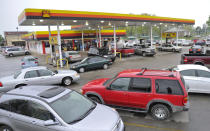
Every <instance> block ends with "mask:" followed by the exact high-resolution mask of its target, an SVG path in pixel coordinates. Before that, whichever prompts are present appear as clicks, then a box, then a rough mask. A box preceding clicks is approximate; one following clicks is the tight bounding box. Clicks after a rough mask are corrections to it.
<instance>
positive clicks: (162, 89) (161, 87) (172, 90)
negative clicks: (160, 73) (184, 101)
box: [155, 79, 184, 95]
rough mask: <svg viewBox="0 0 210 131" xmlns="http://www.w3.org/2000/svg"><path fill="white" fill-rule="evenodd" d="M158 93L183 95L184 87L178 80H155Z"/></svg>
mask: <svg viewBox="0 0 210 131" xmlns="http://www.w3.org/2000/svg"><path fill="white" fill-rule="evenodd" d="M155 88H156V93H158V94H170V95H183V94H184V93H183V90H182V87H181V85H180V83H179V81H177V80H164V79H158V80H155Z"/></svg>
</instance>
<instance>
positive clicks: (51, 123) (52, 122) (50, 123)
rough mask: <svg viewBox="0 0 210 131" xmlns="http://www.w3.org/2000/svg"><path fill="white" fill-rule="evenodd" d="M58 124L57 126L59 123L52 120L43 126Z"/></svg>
mask: <svg viewBox="0 0 210 131" xmlns="http://www.w3.org/2000/svg"><path fill="white" fill-rule="evenodd" d="M58 124H59V122H57V121H53V120H47V121H44V125H45V126H53V125H58Z"/></svg>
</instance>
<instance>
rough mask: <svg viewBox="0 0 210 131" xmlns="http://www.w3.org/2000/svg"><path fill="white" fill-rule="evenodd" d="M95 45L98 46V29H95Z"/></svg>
mask: <svg viewBox="0 0 210 131" xmlns="http://www.w3.org/2000/svg"><path fill="white" fill-rule="evenodd" d="M96 46H97V47H98V31H97V29H96Z"/></svg>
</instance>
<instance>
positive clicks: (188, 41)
mask: <svg viewBox="0 0 210 131" xmlns="http://www.w3.org/2000/svg"><path fill="white" fill-rule="evenodd" d="M191 45H193V41H191V40H185V41H183V43H182V46H191Z"/></svg>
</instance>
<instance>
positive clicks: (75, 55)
mask: <svg viewBox="0 0 210 131" xmlns="http://www.w3.org/2000/svg"><path fill="white" fill-rule="evenodd" d="M65 57H66V58H67V59H68V62H78V61H81V60H82V56H81V55H80V54H79V52H77V51H66V52H65Z"/></svg>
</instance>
